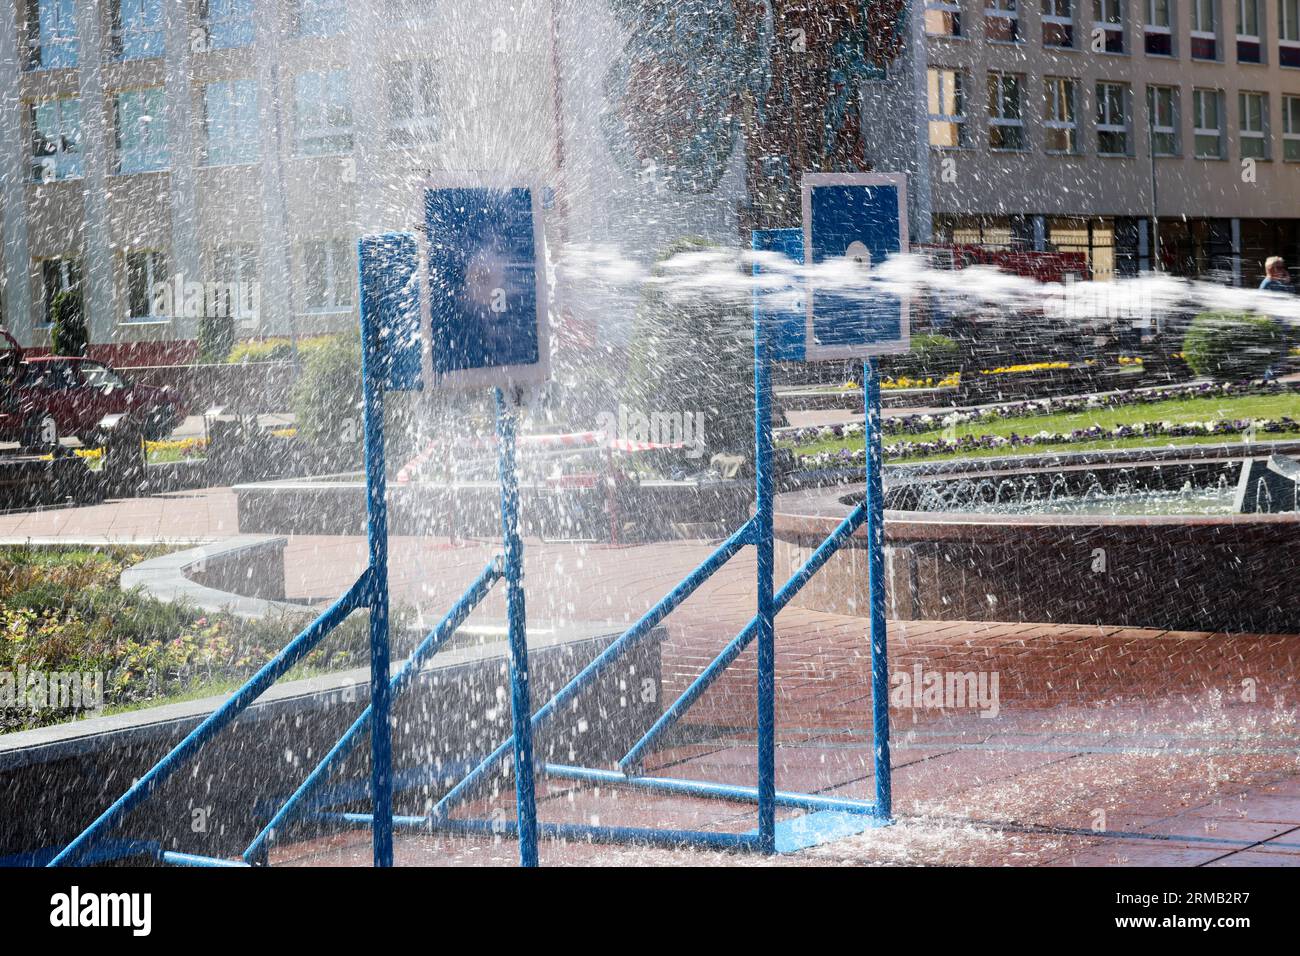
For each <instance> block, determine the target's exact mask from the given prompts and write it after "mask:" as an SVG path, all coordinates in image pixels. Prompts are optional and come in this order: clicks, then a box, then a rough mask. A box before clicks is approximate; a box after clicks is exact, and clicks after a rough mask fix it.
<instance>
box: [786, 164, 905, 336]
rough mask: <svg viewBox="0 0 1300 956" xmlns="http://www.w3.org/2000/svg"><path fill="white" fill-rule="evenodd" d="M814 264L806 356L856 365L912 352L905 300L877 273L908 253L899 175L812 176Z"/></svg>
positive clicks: (806, 201)
mask: <svg viewBox="0 0 1300 956" xmlns="http://www.w3.org/2000/svg"><path fill="white" fill-rule="evenodd" d="M803 207H804V248H805V249H806V250H807V253H806V259H807V262H808V263H809V266H810V269H809V273H810V274H809V294H808V301H807V304H806V310H807V312H806V317H805V319H806V332H805V352H806V355H807V357H808V358H809V359H838V358H854V357H863V356H868V355H879V354H882V353H885V352H904V351H906V350H907V349H908V346H909V338H908V333H909V329H908V318H909V316H908V301H907V299H906V297H905V296H902V295H899V294H897V293H896V292H891V291H886V290H885V288H884V284H883V282H882V280H881V279H880V276H879V267H880V266H881V265H882V264H883V263H884V262H885V261H886V260H887V259H889V258H890V257H891V256H895V255H898V254H900V253H905V252H907V250H908V246H907V180H906V178H905V177H904V176H902V175H900V174H896V173H861V174H845V175H839V174H809V175H806V176H805V177H804V183H803Z"/></svg>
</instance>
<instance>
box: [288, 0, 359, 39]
mask: <svg viewBox="0 0 1300 956" xmlns="http://www.w3.org/2000/svg"><path fill="white" fill-rule="evenodd" d="M296 13H297V21H298V33H299V34H301V35H303V36H315V37H325V36H332V35H333V34H335V33H342V32H343V30H344V29H345V28H346V26H347V15H348V5H347V2H346V0H298V5H297V8H296Z"/></svg>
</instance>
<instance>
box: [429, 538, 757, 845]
mask: <svg viewBox="0 0 1300 956" xmlns="http://www.w3.org/2000/svg"><path fill="white" fill-rule="evenodd" d="M752 525H753V519H752V518H751V519H750V520H749V521H747V522H745V524H744V525H743V526H742V527H741V528H740V529H739V530H738V531H736V533H735V534H733V535H732V536H731V537H730V538H728V539H727V540H726V541H724V542H723V543H722V544H721V545H719V546H718V548H717V550H715V551H714V552H713V554H711V555H709V557H707V558H706V559H705V560H704V561H703V562H701V563H700V565H699V566H698V567H697V568H696V569H695V570H694V571H692V572H691V573H690V574H688V575H687V576H686V577H685V578H684V579H682V581H681V582H680V583H679V584H678V585H677V587H675V588H673V590H672V591H670V592H669V593H668V594H667V595H666V596H665V597H664V598H663V599H662V600H661V601H659V603H658V604H656V605H655V606H654V607H652V608H651V609H650V610H648V611H646V613H645V614H643V615H642V616H641V618H640V620H638V621H637V622H636V623H635V624H633V625H632V626H631V627H629V628H628V629H627V630H626V631H624V632H623V634H622V635H620V636H619V637H618V638H617V639H615V641H614V642H613V643H612V644H610V645H609V646H608V647H607V648H605V650H603V651H601V653H600V654H599V655H598V656H597V657H596V659H595V660H593V661H592V662H591V663H590V664H588V665H587V666H586V667H584V668H583V669H582V670H581V671H579V672H578V673H577V674H576V675H575V676H574V678H573V679H572V680H570V681H569V683H567V684H565V685H564V687H562V688H561V689H560V690H559V691H557V692H556V693H555V695H554V696H553V697H552V698H551V699H550V700H548V701H547V702H546V703H545V704H543V705H542V707H541V709H540V710H538V711H537V713H535V714H533V716H532V720H531V725H532V728H533V730H534V732H535V731H537V730H539V729H540V728H541V727H543V726H544V725H545V724H546V722H547V721H548V720H550V719H551V718H552V717H553V716H554V715H555V713H556V712H557V711H558V710H559V709H560V708H561V707H563V706H564V705H565V704H567V703H568V702H569V701H570V700H572V699H573V698H574V697H576V696H577V695H578V694H580V693H582V691H584V690H585V689H586V688H587V687H588V686H589V685H590V684H591V683H592V682H593V681H595V680H596V679H597V678H598V677H600V675H601V674H602V673H604V672H605V670H606V669H607V668H608V667H610V666H611V665H612V664H614V662H615V661H617V660H618V659H619V658H620V657H622V656H623V654H625V653H626V652H627V651H629V650H630V649H631V648H632V647H634V646H635V645H636V644H637V642H638V641H640V640H641V639H642V638H644V637H645V636H646V635H647V634H649V633H650V631H651V630H653V629H654V628H655V626H656V625H658V624H659V622H660V621H662V620H663V619H664V618H665V617H667V616H668V615H669V614H670V613H672V611H673V610H675V609H676V608H677V607H678V605H680V604H681V603H682V602H683V601H685V600H686V599H687V598H688V597H690V596H691V595H692V594H694V593H695V591H696V589H697V588H699V587H700V585H702V584H703V583H704V582H705V581H707V580H708V579H709V578H710V577H711V576H712V575H713V574H714V573H715V572H716V571H717V570H718V569H719V568H720V567H722V566H723V565H724V564H726V563H727V562H728V561H729V560H731V558H733V557H734V556H735V555H736V553H737V552H738V551H739V550H740V549H741V548H743V547H744V546H745V545H746V544H748V543H749V542H750V536H751V526H752ZM512 747H514V736H513V735H512V736H511V737H510V738H508V739H507V740H505V741H504V742H503V743H502V744H501V745H500V746H499V747H497V748H496V750H494V751H492V753H490V754H489V755H488V756H487V757H485V758H484V759H483V761H482V762H481V763H480V764H479V765H478V766H477V767H475V768H474V769H473V770H471V771H470V772H469V774H467V775H466V776H465V778H464V779H463V780H461V782H460V783H458V784H456V786H454V787H453V788H452V789H451V790H450V791H449V792H448V793H447V794H446V795H445V796H444V797H443V798H442V799H441V800H439V801H438V803H437V804H436V805H435V806H434V808H433V810H432V811H431V812H430V814H429V819H431V820H434V821H437V820H440V819H442V818H445V817H446V816H447V814H448V813H449V812H450V811H451V810H452V809H453V808H454V807H455V806H456V805H457V804H459V803H460V802H462V801H463V800H465V799H467V798H468V797H469V796H470V795H472V794H473V793H474V789H475V787H477V786H478V785H479V784H480V782H481V781H482V779H483V778H484V777H485V776H486V775H487V774H488V773H490V772H491V771H492V768H493V767H495V766H496V765H497V763H498V762H499V761H500V760H501V759H502V758H503V757H504V756H505V755H506V754H507V753H509V752H510V750H511V748H512Z"/></svg>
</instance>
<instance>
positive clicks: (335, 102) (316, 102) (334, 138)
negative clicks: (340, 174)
mask: <svg viewBox="0 0 1300 956" xmlns="http://www.w3.org/2000/svg"><path fill="white" fill-rule="evenodd" d="M294 102H295V105H296V111H295V116H296V118H297V121H296V132H297V138H298V155H299V156H328V155H337V154H339V153H347V152H351V150H352V94H351V92H350V91H349V90H348V72H347V70H329V71H327V72H324V73H300V74H298V76H296V77H294Z"/></svg>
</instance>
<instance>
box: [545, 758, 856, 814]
mask: <svg viewBox="0 0 1300 956" xmlns="http://www.w3.org/2000/svg"><path fill="white" fill-rule="evenodd" d="M542 769H543V771H544V772H545V774H546V775H547V776H548V777H557V778H559V779H561V780H580V781H583V782H584V783H594V784H610V785H612V786H623V787H632V788H633V789H635V790H650V791H658V792H660V793H674V794H680V795H682V796H688V797H703V798H706V799H713V800H734V801H737V802H744V803H757V802H758V800H759V791H758V790H757V788H755V787H740V786H735V785H733V784H728V783H711V782H709V781H702V780H688V779H685V778H682V777H628V776H624V775H623V774H622V773H620V772H619V771H617V770H595V769H592V768H590V767H570V766H567V765H565V764H553V763H548V764H546V765H545V766H544V767H543V768H542ZM774 800H775V803H776V805H777V806H779V807H793V808H794V809H797V810H836V811H839V812H842V813H860V814H862V815H864V816H872V815H874V814H875V812H876V805H875V804H874V803H868V802H866V801H864V800H850V799H847V798H842V797H819V796H816V795H814V794H808V793H795V792H792V791H789V790H777V791H775V794H774Z"/></svg>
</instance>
